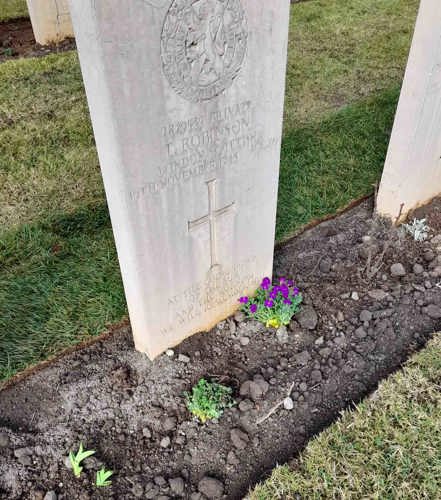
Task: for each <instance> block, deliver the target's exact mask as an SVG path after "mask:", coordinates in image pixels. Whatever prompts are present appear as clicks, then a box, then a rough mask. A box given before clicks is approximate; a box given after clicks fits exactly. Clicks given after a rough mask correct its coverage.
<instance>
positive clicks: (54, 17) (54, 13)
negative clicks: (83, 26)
mask: <svg viewBox="0 0 441 500" xmlns="http://www.w3.org/2000/svg"><path fill="white" fill-rule="evenodd" d="M26 2H27V4H28V11H29V15H30V17H31V23H32V29H33V31H34V36H35V40H36V41H37V43H40V44H41V45H47V44H50V43H57V42H61V41H62V40H64V39H65V38H69V37H73V27H72V21H71V19H70V14H69V5H68V0H26Z"/></svg>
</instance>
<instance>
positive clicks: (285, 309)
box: [239, 278, 303, 328]
mask: <svg viewBox="0 0 441 500" xmlns="http://www.w3.org/2000/svg"><path fill="white" fill-rule="evenodd" d="M302 300H303V297H302V294H301V293H300V291H299V289H298V288H297V287H296V286H294V283H293V282H292V281H291V280H287V279H286V278H280V280H279V285H274V286H273V285H271V280H270V279H269V278H263V280H262V283H261V285H260V287H259V288H258V290H257V291H256V295H255V296H254V297H241V298H240V299H239V302H240V303H241V304H242V307H241V310H242V311H243V312H244V313H245V314H246V315H247V316H248V317H251V318H255V319H257V321H260V322H261V323H263V324H264V325H265V326H266V327H273V328H279V327H280V326H282V325H288V324H289V322H290V321H291V319H292V318H293V316H294V315H295V314H296V313H297V312H298V311H299V309H300V304H301V303H302Z"/></svg>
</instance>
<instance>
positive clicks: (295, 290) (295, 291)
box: [292, 287, 300, 297]
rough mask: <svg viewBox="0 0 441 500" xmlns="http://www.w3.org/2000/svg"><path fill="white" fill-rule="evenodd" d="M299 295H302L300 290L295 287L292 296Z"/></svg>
mask: <svg viewBox="0 0 441 500" xmlns="http://www.w3.org/2000/svg"><path fill="white" fill-rule="evenodd" d="M299 293H300V290H299V289H298V288H297V287H295V288H294V289H293V291H292V294H293V295H294V297H296V296H297V295H298V294H299Z"/></svg>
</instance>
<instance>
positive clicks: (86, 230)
mask: <svg viewBox="0 0 441 500" xmlns="http://www.w3.org/2000/svg"><path fill="white" fill-rule="evenodd" d="M0 1H1V0H0ZM367 4H368V5H367ZM417 5H418V0H370V1H369V2H366V0H347V1H345V2H342V1H341V0H324V1H322V0H312V1H310V2H306V3H302V4H298V5H294V6H293V8H292V13H291V36H290V47H289V61H288V77H287V91H286V96H287V97H286V109H285V126H284V139H283V145H282V163H281V175H280V190H279V206H278V216H277V238H278V239H281V238H283V237H286V236H287V235H289V234H291V233H292V232H293V231H295V230H296V229H298V228H300V227H301V226H302V225H304V224H305V223H307V222H308V221H310V220H311V219H312V218H316V217H319V216H322V215H325V214H329V213H332V212H334V211H335V210H336V209H338V208H340V207H343V206H344V205H346V204H347V203H348V202H349V201H351V200H352V199H353V198H355V197H358V196H362V195H364V194H367V193H369V192H370V191H372V185H373V183H375V182H376V181H377V180H378V179H379V176H380V174H381V170H382V166H383V161H384V157H385V153H386V149H387V143H388V139H389V134H390V130H391V127H392V123H393V116H394V111H395V107H396V103H397V99H398V95H399V88H400V84H401V79H402V76H403V72H404V68H405V64H406V60H407V52H408V49H409V44H410V39H411V34H412V31H413V24H414V21H415V16H416V10H417ZM1 12H3V10H2V11H1ZM0 199H1V200H2V203H1V204H0V379H1V378H7V377H9V376H10V375H12V374H13V373H15V372H16V371H17V370H20V369H23V368H24V367H26V366H28V365H30V364H32V363H35V362H37V361H39V360H41V359H44V358H45V357H47V356H48V355H50V354H52V353H55V352H57V351H59V350H60V349H62V348H63V347H66V346H69V345H71V344H72V343H74V342H76V341H78V340H79V339H82V338H84V337H87V336H90V335H95V334H97V333H99V332H100V331H102V330H103V329H104V328H105V325H106V324H107V323H111V322H115V321H118V320H119V319H121V318H122V317H123V316H124V315H125V314H126V307H125V301H124V295H123V291H122V286H121V281H120V276H119V269H118V263H117V259H116V253H115V249H114V244H113V238H112V232H111V228H110V223H109V219H108V214H107V209H106V203H105V196H104V189H103V185H102V181H101V176H100V171H99V165H98V159H97V155H96V150H95V146H94V140H93V134H92V129H91V125H90V119H89V115H88V111H87V105H86V100H85V95H84V89H83V84H82V79H81V73H80V69H79V65H78V60H77V56H76V54H75V53H64V54H57V55H51V56H48V57H45V58H39V59H27V60H19V61H9V62H6V63H4V64H1V65H0Z"/></svg>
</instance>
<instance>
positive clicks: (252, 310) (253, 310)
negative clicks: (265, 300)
mask: <svg viewBox="0 0 441 500" xmlns="http://www.w3.org/2000/svg"><path fill="white" fill-rule="evenodd" d="M250 312H251V313H252V314H254V313H255V312H257V304H251V305H250Z"/></svg>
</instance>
